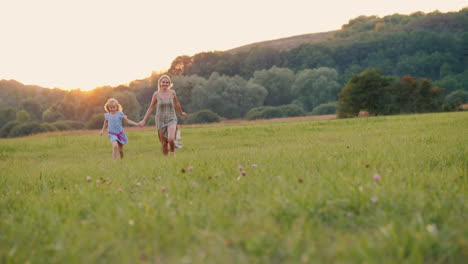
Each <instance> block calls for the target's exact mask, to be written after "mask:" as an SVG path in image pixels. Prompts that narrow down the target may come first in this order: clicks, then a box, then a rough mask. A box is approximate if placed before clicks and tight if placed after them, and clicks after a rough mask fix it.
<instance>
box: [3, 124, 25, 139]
mask: <svg viewBox="0 0 468 264" xmlns="http://www.w3.org/2000/svg"><path fill="white" fill-rule="evenodd" d="M19 124H21V122H18V121H16V120H14V121H10V122H8V123H6V124H5V125H4V126H3V127H2V129H0V137H2V138H6V137H8V135H9V134H10V131H11V130H12V129H13V128H15V127H16V126H17V125H19Z"/></svg>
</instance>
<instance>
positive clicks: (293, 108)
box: [278, 104, 306, 117]
mask: <svg viewBox="0 0 468 264" xmlns="http://www.w3.org/2000/svg"><path fill="white" fill-rule="evenodd" d="M278 108H279V109H280V110H281V112H282V113H283V116H284V117H292V116H304V115H305V114H306V112H305V111H304V108H302V107H301V106H299V105H297V104H287V105H280V106H278Z"/></svg>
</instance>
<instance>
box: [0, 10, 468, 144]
mask: <svg viewBox="0 0 468 264" xmlns="http://www.w3.org/2000/svg"><path fill="white" fill-rule="evenodd" d="M302 39H305V38H304V37H302ZM288 41H290V40H288ZM269 44H270V45H262V44H261V43H259V44H258V45H252V46H249V49H245V48H244V49H238V51H236V52H232V51H231V52H227V51H226V52H222V51H215V52H201V53H198V54H195V55H194V56H179V57H177V58H175V59H174V61H173V62H172V64H171V67H170V69H169V70H168V72H167V74H169V75H170V76H171V77H172V79H173V82H174V89H175V90H176V92H177V94H178V97H179V100H180V102H181V105H182V107H183V108H184V110H185V111H186V112H188V113H191V114H190V116H189V117H188V118H185V119H181V122H186V123H193V122H195V123H197V122H213V121H218V120H221V119H223V118H225V119H257V118H271V117H282V116H298V115H308V114H330V113H336V112H338V114H339V116H341V117H351V116H355V115H356V114H357V113H358V112H359V111H361V110H366V111H369V113H371V114H375V115H380V114H398V113H417V112H434V111H453V110H457V109H458V108H459V106H460V105H462V104H466V103H468V8H464V9H462V10H460V11H458V12H450V13H440V12H432V13H428V14H424V13H422V12H417V13H414V14H411V15H400V14H394V15H389V16H385V17H382V18H381V17H377V16H360V17H357V18H355V19H352V20H350V21H349V23H348V24H345V25H343V26H342V28H341V29H340V30H337V31H333V32H332V33H330V34H328V35H327V38H323V39H321V40H317V39H316V40H315V41H313V42H305V43H304V42H302V43H301V42H298V44H297V45H296V46H295V47H293V48H289V49H275V48H274V45H271V41H269ZM288 45H291V43H290V42H289V43H288ZM161 74H163V73H162V72H161V73H157V72H154V73H153V74H152V75H151V76H149V77H148V78H145V79H142V80H135V81H133V82H131V83H130V84H128V85H120V86H118V87H108V86H106V87H97V88H96V89H94V90H92V91H81V90H72V91H64V90H59V89H48V88H43V87H38V86H31V85H23V84H22V83H20V82H18V81H15V80H0V137H15V136H21V135H27V134H31V133H37V132H44V131H54V130H65V129H81V128H99V127H100V126H101V125H102V120H103V115H102V114H103V111H104V109H103V105H104V103H105V102H106V100H107V99H108V98H110V97H115V98H117V99H118V100H119V102H120V103H121V104H122V105H123V107H124V112H125V114H126V115H127V116H128V117H129V118H130V119H132V120H137V121H138V120H140V118H141V117H142V115H143V114H144V113H145V111H146V108H147V107H148V105H149V103H150V100H151V96H152V93H153V92H154V91H155V90H156V87H157V85H156V82H157V79H158V78H159V76H160V75H161ZM150 120H151V119H150Z"/></svg>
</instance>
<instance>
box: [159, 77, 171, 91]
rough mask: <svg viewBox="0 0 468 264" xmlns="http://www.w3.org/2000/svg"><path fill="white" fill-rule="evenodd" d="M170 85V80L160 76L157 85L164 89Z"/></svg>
mask: <svg viewBox="0 0 468 264" xmlns="http://www.w3.org/2000/svg"><path fill="white" fill-rule="evenodd" d="M170 85H171V81H170V80H169V79H168V78H162V79H161V80H160V81H159V86H160V87H161V88H162V89H164V90H166V89H167V88H168V87H169V86H170Z"/></svg>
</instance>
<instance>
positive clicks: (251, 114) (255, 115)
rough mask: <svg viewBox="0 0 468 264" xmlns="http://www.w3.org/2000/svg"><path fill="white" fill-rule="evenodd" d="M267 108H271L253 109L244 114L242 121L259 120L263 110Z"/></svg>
mask: <svg viewBox="0 0 468 264" xmlns="http://www.w3.org/2000/svg"><path fill="white" fill-rule="evenodd" d="M268 107H272V106H260V107H254V108H252V109H250V110H249V111H248V112H247V113H246V114H245V116H244V119H246V120H255V119H261V118H262V113H263V111H264V110H265V108H268Z"/></svg>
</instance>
